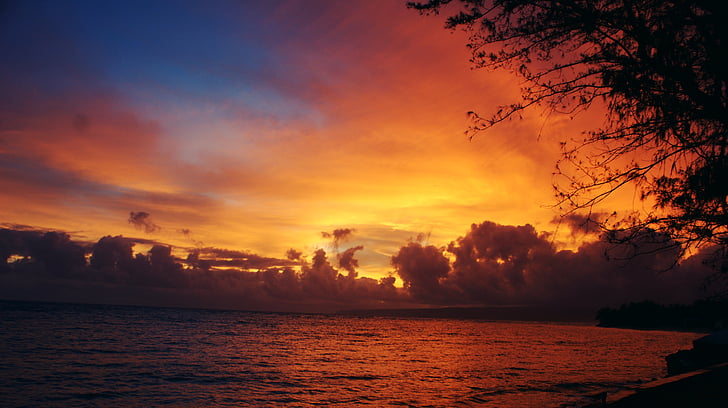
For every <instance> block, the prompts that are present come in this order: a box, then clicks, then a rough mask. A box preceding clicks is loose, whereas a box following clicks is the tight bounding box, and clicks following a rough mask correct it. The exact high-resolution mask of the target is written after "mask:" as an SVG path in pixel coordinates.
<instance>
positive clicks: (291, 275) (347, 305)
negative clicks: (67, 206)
mask: <svg viewBox="0 0 728 408" xmlns="http://www.w3.org/2000/svg"><path fill="white" fill-rule="evenodd" d="M141 218H142V219H143V220H145V221H148V220H147V218H146V217H141ZM137 243H143V244H145V245H150V246H151V248H150V249H149V250H148V251H147V252H135V245H136V244H137ZM362 248H363V247H361V246H358V247H353V248H349V249H347V250H346V251H344V253H343V254H341V255H340V256H339V258H340V261H339V263H340V268H342V271H346V272H347V274H346V275H343V274H342V273H340V271H339V269H337V268H335V267H334V266H333V265H332V264H331V263H330V262H329V260H328V257H327V254H326V252H325V251H324V250H323V249H318V250H316V251H315V252H314V254H313V257H312V260H311V263H307V262H305V261H303V260H302V258H303V257H302V253H301V252H299V251H295V250H292V255H295V258H296V259H294V260H292V259H277V258H270V257H264V256H260V255H257V254H253V253H249V252H245V251H238V250H230V249H222V248H212V247H206V248H194V249H192V250H190V251H189V252H188V254H187V256H186V257H184V259H183V258H179V257H178V256H177V255H175V252H178V251H179V250H180V249H181V248H173V247H172V246H170V245H165V244H162V243H159V242H156V241H152V240H147V239H139V238H128V237H124V236H121V235H117V236H111V235H107V236H104V237H102V238H101V239H99V240H98V241H97V242H96V243H93V244H88V243H77V242H74V241H72V240H71V238H70V236H69V235H68V234H66V233H63V232H56V231H43V230H29V229H27V228H25V229H20V230H13V229H8V228H2V229H0V297H3V298H10V299H26V300H33V299H36V300H57V301H76V302H79V301H80V302H116V303H133V304H149V305H158V306H174V305H184V306H194V307H225V308H243V309H250V310H280V311H329V312H331V311H335V310H340V309H351V308H362V307H372V306H381V305H383V304H384V305H386V304H390V303H393V302H402V301H406V298H404V297H403V296H402V292H401V291H400V290H398V289H397V288H395V287H394V283H395V279H394V278H393V277H388V278H383V279H381V280H380V281H376V280H374V279H370V278H357V272H356V268H357V267H358V260H357V259H356V258H355V257H354V255H355V253H356V252H357V251H359V250H361V249H362ZM289 252H291V251H289ZM87 259H88V262H87Z"/></svg>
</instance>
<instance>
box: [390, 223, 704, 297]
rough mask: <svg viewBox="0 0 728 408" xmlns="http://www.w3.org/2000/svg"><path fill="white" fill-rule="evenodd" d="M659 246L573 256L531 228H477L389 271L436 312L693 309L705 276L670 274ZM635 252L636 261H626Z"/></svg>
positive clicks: (687, 267) (695, 270)
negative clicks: (650, 303) (632, 305)
mask: <svg viewBox="0 0 728 408" xmlns="http://www.w3.org/2000/svg"><path fill="white" fill-rule="evenodd" d="M665 239H666V238H665V237H660V236H657V235H656V236H653V237H649V236H647V238H646V239H645V240H644V242H637V243H635V242H632V243H631V244H629V245H616V244H610V243H607V242H605V241H596V242H593V243H589V244H585V245H583V246H582V247H580V248H579V249H578V250H577V251H568V250H562V251H558V250H556V249H555V247H554V246H553V244H552V243H551V242H550V241H549V237H548V236H546V235H544V234H538V233H537V232H536V230H535V229H534V228H533V227H532V226H530V225H522V226H509V225H499V224H496V223H493V222H483V223H482V224H478V225H476V224H473V225H472V226H471V229H470V231H469V232H468V234H466V235H465V236H463V237H461V238H458V239H457V240H456V241H453V242H452V243H450V245H449V246H448V247H447V249H446V250H444V249H443V250H440V249H438V248H435V247H433V246H426V247H423V246H421V245H420V244H418V243H410V244H408V245H407V246H405V247H402V248H401V249H400V251H399V253H398V254H397V255H395V256H394V257H393V258H392V264H393V266H394V267H395V269H396V271H397V273H398V274H399V276H400V277H401V278H402V279H403V280H404V282H405V287H406V288H407V289H408V290H409V292H410V294H411V295H412V296H413V297H415V298H417V299H418V300H421V301H424V302H430V303H435V304H479V305H534V306H535V305H541V306H554V307H556V306H558V307H571V308H582V309H591V310H596V309H595V308H599V307H601V306H605V305H615V306H616V305H619V304H621V303H624V302H628V301H639V300H644V299H651V300H654V301H658V302H664V303H673V302H689V301H692V300H694V299H696V298H698V297H699V296H700V290H699V288H700V284H701V282H702V281H703V280H704V278H705V277H706V276H707V275H708V274H710V273H711V271H710V270H709V269H708V268H705V267H702V268H701V267H699V265H698V263H696V262H687V261H686V262H684V263H683V265H681V266H679V267H677V268H672V269H670V266H672V262H673V260H674V259H675V255H676V253H675V252H674V251H673V249H667V250H663V251H658V250H657V249H658V248H664V247H665V245H664V244H665V243H666V241H665ZM635 248H639V249H640V252H641V253H643V254H642V255H640V256H633V255H635V253H636V252H635ZM446 255H448V256H450V257H452V258H453V261H452V262H450V261H449V260H448V258H447V257H446ZM688 261H690V260H688ZM700 265H702V264H700Z"/></svg>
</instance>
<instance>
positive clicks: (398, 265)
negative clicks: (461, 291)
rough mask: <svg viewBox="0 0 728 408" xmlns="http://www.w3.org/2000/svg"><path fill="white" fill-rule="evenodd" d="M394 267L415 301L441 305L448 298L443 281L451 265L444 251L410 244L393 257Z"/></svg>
mask: <svg viewBox="0 0 728 408" xmlns="http://www.w3.org/2000/svg"><path fill="white" fill-rule="evenodd" d="M392 266H394V268H395V270H396V271H397V273H398V274H399V277H400V278H402V280H403V281H404V285H405V288H406V289H408V290H409V292H410V294H411V295H412V296H413V297H414V298H415V299H417V300H421V301H426V302H434V303H439V302H440V301H441V300H442V299H443V298H447V297H448V296H447V290H446V288H445V287H443V286H442V285H441V281H442V279H444V278H445V277H446V276H447V274H448V272H449V271H450V263H449V261H448V259H447V258H446V257H445V256H444V255H443V253H442V250H440V249H438V248H436V247H434V246H432V245H427V246H422V245H421V244H419V243H417V242H410V243H409V244H408V245H407V246H404V247H402V248H400V250H399V253H397V255H395V256H393V257H392Z"/></svg>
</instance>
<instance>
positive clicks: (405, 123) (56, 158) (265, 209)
mask: <svg viewBox="0 0 728 408" xmlns="http://www.w3.org/2000/svg"><path fill="white" fill-rule="evenodd" d="M28 7H29V6H27V5H24V4H16V5H14V6H13V7H12V8H11V9H10V10H9V12H8V13H7V15H8V18H7V19H8V20H9V23H10V24H9V25H8V28H7V30H8V32H9V35H8V36H6V37H7V38H11V39H14V40H16V41H17V42H18V44H22V47H21V48H22V49H19V48H18V47H19V46H10V45H9V44H7V43H6V44H5V45H4V47H5V48H7V49H8V54H9V56H10V57H12V58H11V59H10V61H11V62H10V63H9V64H7V66H6V67H5V68H3V69H2V73H3V77H4V78H6V79H5V80H3V88H5V90H6V92H5V94H7V95H13V97H14V98H13V105H9V106H8V107H6V108H5V109H4V112H3V123H4V125H3V128H2V129H0V138H1V139H2V144H0V157H1V158H2V163H0V164H1V167H0V171H2V173H0V186H2V193H0V194H2V199H3V201H4V203H5V205H4V206H3V208H2V209H0V220H2V221H4V222H5V223H10V224H23V225H31V226H36V227H41V228H48V229H57V230H61V231H67V232H69V233H71V234H72V235H73V236H74V237H77V238H80V239H86V240H89V241H94V240H97V239H98V238H100V237H101V236H104V235H124V236H131V237H134V236H140V237H144V238H149V239H153V240H157V241H160V242H166V243H169V244H172V245H175V246H178V247H183V248H184V247H194V246H196V245H197V246H199V245H204V246H210V247H219V248H231V249H239V250H246V251H250V252H253V253H257V254H261V255H263V256H272V257H279V258H280V257H283V256H284V253H285V251H286V250H288V249H290V248H294V249H296V250H300V251H304V252H306V253H307V254H311V253H312V252H313V251H314V250H315V249H316V248H320V247H326V245H328V244H327V242H326V241H325V240H323V239H321V236H320V234H321V232H322V231H330V230H333V229H335V228H353V229H355V230H356V231H357V232H356V234H354V235H353V236H352V237H351V240H350V242H349V244H350V245H352V246H355V245H363V246H364V249H363V250H362V251H361V252H359V253H358V256H359V257H360V260H361V261H360V271H361V272H360V273H361V275H363V276H370V277H374V278H378V277H382V276H386V275H387V273H388V272H389V271H391V266H390V258H391V256H392V255H393V254H394V253H396V251H397V250H398V249H399V247H401V246H402V245H404V244H406V243H407V242H408V241H409V240H412V239H415V237H417V236H418V234H425V235H427V236H428V237H429V241H428V242H429V243H433V244H435V245H438V246H442V245H447V244H448V243H449V242H451V241H452V240H454V239H456V238H457V237H459V236H462V235H463V234H465V233H467V230H468V228H469V226H470V225H471V224H473V223H480V222H482V221H485V220H488V221H495V222H497V223H500V224H506V225H523V224H532V225H534V226H535V227H536V229H538V230H539V231H543V232H553V231H557V232H558V228H559V227H557V225H556V224H554V223H553V220H554V219H555V218H556V217H558V215H559V213H558V211H557V210H556V209H553V208H550V205H552V204H553V203H554V199H553V196H552V190H551V182H552V178H551V177H552V176H551V173H552V171H553V166H554V163H555V161H556V160H557V159H558V158H559V147H558V141H559V140H561V139H564V138H568V137H570V135H571V134H572V133H573V134H574V135H578V132H580V131H581V130H583V126H585V125H587V124H588V125H593V120H592V121H590V120H588V118H587V119H585V118H577V119H576V120H569V119H566V118H560V117H543V118H542V117H540V115H539V112H538V111H533V112H532V113H533V115H531V116H528V117H525V118H524V119H522V120H515V121H513V122H509V123H505V124H503V125H502V126H500V127H498V128H497V129H495V130H493V132H491V133H489V134H484V135H482V136H479V137H477V138H475V139H474V140H473V141H472V142H468V139H467V138H466V137H465V136H464V135H463V131H464V130H465V129H466V128H467V126H468V119H467V117H466V114H465V113H466V112H467V111H469V110H477V111H481V112H485V113H487V112H490V111H493V110H494V109H495V108H496V106H497V105H500V104H506V103H510V102H512V101H514V100H517V98H518V97H519V90H518V86H519V83H518V79H517V78H515V77H514V76H513V75H511V74H509V73H507V72H485V71H477V70H472V69H470V66H469V63H468V58H469V55H468V50H467V48H466V47H465V43H466V36H465V34H464V33H461V32H454V33H450V32H447V31H446V30H444V29H443V28H442V21H441V20H440V19H437V18H431V17H430V18H427V17H423V16H420V15H418V14H417V13H416V12H414V11H411V10H407V9H406V7H404V4H402V3H401V2H400V1H395V0H392V1H381V2H376V3H364V4H344V3H339V2H337V3H331V2H314V3H312V2H300V1H280V2H271V3H266V5H261V4H257V3H254V2H250V3H242V4H240V3H232V2H231V3H226V2H222V3H219V4H217V5H216V6H213V7H202V6H201V5H190V6H189V7H187V8H179V9H174V10H172V9H169V8H166V7H164V6H163V5H161V4H154V5H153V6H150V8H148V9H145V10H139V9H137V8H135V7H134V6H133V5H128V6H125V5H121V4H113V5H108V4H107V5H101V4H96V3H94V2H88V3H86V2H73V3H70V4H64V5H62V6H61V5H48V6H47V7H46V8H45V9H43V10H41V11H40V12H39V13H38V14H37V15H36V16H35V17H33V18H31V17H30V15H29V14H28V12H29V9H28ZM33 33H35V34H33ZM11 41H12V40H11ZM46 60H51V61H53V62H54V68H52V69H51V68H47V67H46V66H45V65H43V63H42V61H46ZM592 119H593V118H592ZM619 202H628V204H627V205H626V207H627V208H629V206H630V205H633V204H632V203H631V202H629V200H621V201H619ZM611 209H612V208H610V210H611ZM130 211H143V212H147V213H149V214H151V216H152V219H153V220H154V222H155V223H156V224H157V225H158V226H160V229H158V230H156V231H153V232H149V233H144V232H143V231H139V230H138V229H135V228H134V226H133V225H130V224H129V223H128V222H127V218H128V214H129V212H130ZM561 228H563V227H561ZM182 231H184V233H182ZM561 232H562V233H563V232H564V231H563V230H562V231H561ZM572 239H573V238H572V237H570V236H569V234H568V231H566V233H565V234H563V236H560V237H558V239H556V241H557V242H561V244H562V245H564V246H566V247H572V248H575V247H578V246H579V242H570V240H572Z"/></svg>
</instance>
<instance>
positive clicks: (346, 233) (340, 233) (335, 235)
mask: <svg viewBox="0 0 728 408" xmlns="http://www.w3.org/2000/svg"><path fill="white" fill-rule="evenodd" d="M354 232H356V230H355V229H353V228H337V229H335V230H333V231H331V232H325V231H323V232H321V236H322V237H324V238H326V239H333V241H334V247H338V246H339V243H341V242H343V241H346V240H347V239H348V238H349V237H351V235H352V234H353V233H354Z"/></svg>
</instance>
